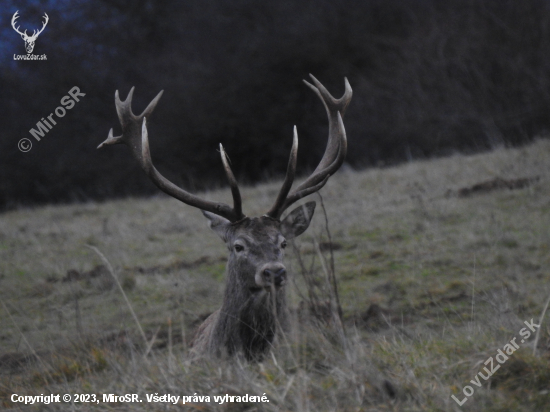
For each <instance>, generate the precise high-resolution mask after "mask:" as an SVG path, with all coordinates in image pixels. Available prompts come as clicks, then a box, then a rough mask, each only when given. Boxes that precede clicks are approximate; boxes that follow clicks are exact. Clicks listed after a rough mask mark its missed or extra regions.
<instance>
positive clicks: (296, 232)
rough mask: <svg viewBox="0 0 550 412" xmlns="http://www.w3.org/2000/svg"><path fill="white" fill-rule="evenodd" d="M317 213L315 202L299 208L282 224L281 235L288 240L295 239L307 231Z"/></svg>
mask: <svg viewBox="0 0 550 412" xmlns="http://www.w3.org/2000/svg"><path fill="white" fill-rule="evenodd" d="M313 212H315V202H307V203H306V204H305V205H302V206H298V207H297V208H296V209H294V210H293V211H292V212H290V213H289V214H288V216H287V217H285V218H284V220H283V221H282V222H281V233H282V234H283V236H284V237H286V238H287V239H293V238H295V237H297V236H300V235H301V234H302V233H304V232H305V231H306V229H307V228H308V227H309V224H310V222H311V218H312V217H313Z"/></svg>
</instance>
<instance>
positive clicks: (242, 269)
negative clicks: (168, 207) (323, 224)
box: [203, 202, 315, 295]
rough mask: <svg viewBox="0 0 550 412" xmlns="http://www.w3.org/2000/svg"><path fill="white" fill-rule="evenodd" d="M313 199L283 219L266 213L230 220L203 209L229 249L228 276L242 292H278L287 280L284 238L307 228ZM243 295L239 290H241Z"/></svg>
mask: <svg viewBox="0 0 550 412" xmlns="http://www.w3.org/2000/svg"><path fill="white" fill-rule="evenodd" d="M314 210H315V202H309V203H306V204H305V205H304V206H300V207H298V208H297V209H295V210H294V211H293V212H291V213H290V214H289V215H288V216H287V217H286V218H285V219H284V220H283V221H282V222H281V221H280V220H278V219H274V218H272V217H269V216H261V217H255V218H248V217H245V218H243V219H241V220H239V221H237V222H231V221H229V220H227V219H225V218H223V217H220V216H218V215H215V214H213V213H210V212H203V213H204V215H205V216H206V218H207V219H208V221H209V225H210V227H211V228H212V230H214V231H215V232H216V233H217V234H218V236H219V237H220V238H221V239H222V240H223V241H224V242H225V244H226V245H227V249H228V251H229V261H228V267H230V268H232V273H230V276H232V277H233V279H232V281H233V282H236V284H237V285H238V286H237V288H238V289H240V290H242V291H244V292H245V293H243V294H245V295H246V294H249V293H251V294H255V293H260V292H262V293H263V292H267V293H269V292H271V291H274V292H277V291H278V290H279V289H280V288H281V287H283V286H284V285H285V284H286V281H287V271H286V267H285V265H284V263H283V258H284V252H285V248H286V246H287V240H290V239H293V238H295V237H296V236H299V235H301V234H302V233H303V232H305V230H306V229H307V228H308V226H309V223H310V222H311V218H312V217H313V212H314ZM241 295H242V294H241Z"/></svg>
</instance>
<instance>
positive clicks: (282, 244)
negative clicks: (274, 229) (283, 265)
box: [281, 240, 286, 249]
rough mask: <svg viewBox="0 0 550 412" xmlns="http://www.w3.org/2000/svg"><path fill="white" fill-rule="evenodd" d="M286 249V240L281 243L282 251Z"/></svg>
mask: <svg viewBox="0 0 550 412" xmlns="http://www.w3.org/2000/svg"><path fill="white" fill-rule="evenodd" d="M285 247H286V240H283V242H282V243H281V249H284V248H285Z"/></svg>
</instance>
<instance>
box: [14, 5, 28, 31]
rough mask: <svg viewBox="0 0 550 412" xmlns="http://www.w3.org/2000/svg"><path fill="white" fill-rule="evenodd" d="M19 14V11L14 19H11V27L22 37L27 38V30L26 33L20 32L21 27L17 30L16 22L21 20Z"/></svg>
mask: <svg viewBox="0 0 550 412" xmlns="http://www.w3.org/2000/svg"><path fill="white" fill-rule="evenodd" d="M18 13H19V10H17V11H16V12H15V13H14V15H13V17H12V18H11V27H13V30H15V31H16V32H17V33H19V34H20V35H21V36H26V35H27V30H25V33H21V32H20V31H19V27H21V26H17V28H16V27H15V21H16V20H17V19H18V18H19V16H18V15H17V14H18Z"/></svg>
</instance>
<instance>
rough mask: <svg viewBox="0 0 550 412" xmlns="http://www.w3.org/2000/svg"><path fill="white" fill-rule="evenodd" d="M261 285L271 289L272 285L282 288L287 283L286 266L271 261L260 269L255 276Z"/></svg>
mask: <svg viewBox="0 0 550 412" xmlns="http://www.w3.org/2000/svg"><path fill="white" fill-rule="evenodd" d="M255 280H256V284H257V285H258V286H259V287H262V288H266V289H268V288H269V289H270V288H271V287H272V286H275V287H276V288H280V287H281V286H283V285H284V284H285V283H286V268H285V267H284V265H283V264H282V263H269V264H266V265H264V266H262V268H261V269H260V270H259V271H258V273H257V274H256V276H255Z"/></svg>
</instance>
